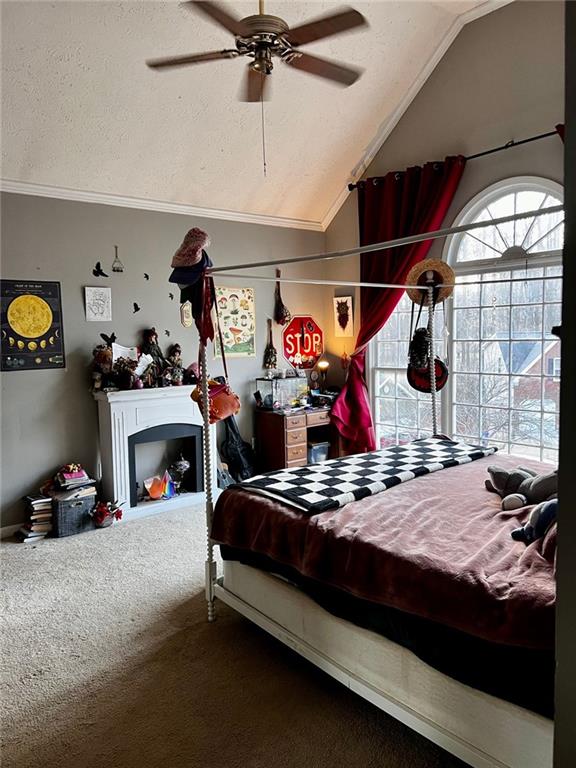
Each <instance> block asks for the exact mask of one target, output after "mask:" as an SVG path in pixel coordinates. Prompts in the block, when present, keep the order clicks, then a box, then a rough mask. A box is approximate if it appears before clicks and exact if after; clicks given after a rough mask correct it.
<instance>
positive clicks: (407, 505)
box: [212, 454, 556, 649]
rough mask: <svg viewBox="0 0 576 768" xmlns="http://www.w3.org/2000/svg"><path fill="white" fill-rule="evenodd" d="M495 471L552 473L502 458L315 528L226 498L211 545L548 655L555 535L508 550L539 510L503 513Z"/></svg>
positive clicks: (315, 521) (347, 510)
mask: <svg viewBox="0 0 576 768" xmlns="http://www.w3.org/2000/svg"><path fill="white" fill-rule="evenodd" d="M492 463H493V464H499V465H501V466H508V467H514V466H517V465H518V464H519V463H520V464H522V465H524V466H530V467H532V468H534V469H537V470H541V471H549V466H547V465H541V464H539V463H538V462H533V461H528V460H520V461H518V460H517V459H515V458H510V457H509V456H503V455H498V454H496V455H495V456H490V457H487V458H485V459H480V460H478V461H475V462H472V463H471V464H465V465H462V466H459V467H452V468H450V469H444V470H442V471H440V472H437V473H435V474H432V475H427V476H425V477H421V478H417V479H415V480H411V481H409V482H408V483H406V484H404V485H400V486H397V487H395V488H392V489H390V490H388V491H385V492H384V493H381V494H378V495H376V496H372V497H369V498H367V499H363V500H362V501H358V502H354V503H352V504H349V505H347V506H346V507H344V508H342V509H339V510H334V511H329V512H325V513H323V514H319V515H316V516H313V517H308V516H307V515H304V514H301V513H300V512H298V511H297V510H295V509H292V508H290V507H288V506H285V505H284V504H282V503H280V502H278V501H275V500H272V499H269V498H265V497H262V496H257V495H255V494H251V493H248V492H246V491H243V490H240V489H229V490H227V491H225V492H224V493H223V494H222V495H221V496H220V498H219V499H218V503H217V505H216V510H215V513H214V521H213V527H212V536H213V538H214V539H215V541H217V542H219V543H222V544H227V545H229V546H231V547H234V548H237V549H245V550H250V551H253V552H257V553H260V554H263V555H267V556H268V557H270V558H272V559H273V560H275V561H277V562H280V563H283V564H285V565H289V566H292V567H293V568H295V569H296V570H297V571H298V572H299V573H301V574H302V575H304V576H307V577H309V578H312V579H316V580H318V581H320V582H323V583H325V584H329V585H331V586H336V587H339V588H340V589H344V590H346V591H348V592H350V593H351V594H353V595H356V596H358V597H362V598H364V599H367V600H371V601H373V602H376V603H381V604H383V605H388V606H392V607H394V608H398V609H400V610H403V611H407V612H409V613H413V614H416V615H418V616H421V617H423V618H427V619H431V620H433V621H436V622H440V623H443V624H446V625H448V626H451V627H454V628H456V629H459V630H462V631H464V632H468V633H470V634H473V635H476V636H478V637H482V638H484V639H486V640H489V641H492V642H496V643H505V644H510V645H519V646H524V647H528V648H540V649H552V648H553V645H554V604H555V578H554V570H555V551H556V530H555V527H554V528H553V529H552V530H551V531H549V533H548V534H547V536H546V537H545V539H543V540H542V539H541V540H539V541H537V542H534V543H533V544H531V545H530V546H528V547H527V546H526V545H524V544H522V543H520V542H515V541H513V540H512V538H511V537H510V531H511V530H512V529H513V528H515V527H517V526H518V525H519V524H522V523H523V522H525V521H526V518H527V516H528V513H529V511H530V509H531V507H524V508H522V509H520V510H516V511H514V512H502V511H501V509H500V499H499V498H498V497H497V496H496V495H495V494H492V493H489V492H488V491H487V490H486V489H485V487H484V480H485V479H486V477H487V476H488V475H487V473H486V467H487V466H488V465H489V464H492Z"/></svg>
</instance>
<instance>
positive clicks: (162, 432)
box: [128, 424, 204, 507]
mask: <svg viewBox="0 0 576 768" xmlns="http://www.w3.org/2000/svg"><path fill="white" fill-rule="evenodd" d="M147 443H163V446H162V447H160V448H159V449H158V450H155V449H153V447H152V446H150V448H151V449H152V450H147V451H142V453H141V454H140V451H139V452H138V459H139V461H137V450H138V447H140V448H142V447H143V446H144V445H145V444H147ZM180 455H182V456H184V458H185V459H187V460H188V461H189V462H190V469H189V470H188V471H187V472H186V474H185V475H184V478H183V481H182V490H183V491H184V492H191V493H200V492H201V491H203V490H204V472H203V466H202V427H199V426H196V425H194V424H161V425H159V426H157V427H150V428H148V429H143V430H142V431H140V432H137V433H136V434H134V435H129V436H128V475H129V485H130V506H131V507H135V506H136V505H137V504H138V488H139V487H140V488H141V489H142V488H143V481H144V479H145V478H146V477H150V476H151V474H145V477H144V476H142V477H140V476H139V474H141V473H142V472H144V473H145V472H146V471H149V472H150V471H151V467H153V464H154V461H155V460H156V461H158V460H160V461H161V462H162V463H164V462H165V464H164V466H163V468H162V470H161V471H162V472H163V471H164V469H166V468H167V467H168V466H169V464H171V463H172V462H173V461H175V460H176V459H178V458H179V457H180ZM137 470H138V471H137ZM159 471H160V470H159V468H157V469H156V470H152V474H158V472H159Z"/></svg>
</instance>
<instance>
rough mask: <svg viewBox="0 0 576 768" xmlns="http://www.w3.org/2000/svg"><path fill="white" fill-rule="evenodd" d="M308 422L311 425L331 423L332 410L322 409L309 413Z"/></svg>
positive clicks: (307, 415)
mask: <svg viewBox="0 0 576 768" xmlns="http://www.w3.org/2000/svg"><path fill="white" fill-rule="evenodd" d="M306 422H307V424H308V426H309V427H315V426H316V425H317V424H329V423H330V411H320V412H319V413H307V414H306Z"/></svg>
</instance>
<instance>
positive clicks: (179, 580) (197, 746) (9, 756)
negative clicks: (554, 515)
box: [1, 509, 463, 768]
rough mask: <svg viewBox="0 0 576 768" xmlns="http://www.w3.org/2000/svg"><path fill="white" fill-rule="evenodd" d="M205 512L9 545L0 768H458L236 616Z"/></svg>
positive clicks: (5, 553) (5, 573)
mask: <svg viewBox="0 0 576 768" xmlns="http://www.w3.org/2000/svg"><path fill="white" fill-rule="evenodd" d="M204 551H205V544H204V534H203V523H202V513H201V511H200V510H198V509H193V510H184V511H175V512H173V513H168V514H164V515H158V516H156V517H149V518H146V519H143V520H140V521H137V522H131V523H126V524H116V525H115V526H113V527H112V528H111V529H107V530H102V531H95V532H92V533H85V534H81V535H79V536H74V537H71V538H68V539H60V540H58V539H54V540H45V541H43V542H40V543H39V544H38V545H37V546H35V547H31V546H29V545H22V544H15V543H10V542H7V543H4V544H3V546H2V563H3V580H2V591H3V597H4V606H3V637H2V670H1V671H2V691H3V693H2V698H3V702H2V703H3V709H4V716H3V718H4V722H3V740H4V746H3V750H2V766H3V768H35V767H36V766H38V768H39V767H40V766H42V768H56V767H58V768H96V766H98V768H100V767H101V768H196V767H198V768H212V766H214V768H216V766H218V768H236V766H238V768H240V767H241V768H273V767H276V766H277V767H278V768H344V766H346V767H349V766H361V767H362V768H457V767H458V766H463V763H461V762H459V761H457V760H456V759H454V758H452V757H450V756H449V755H447V754H446V753H445V752H443V751H442V750H440V749H438V748H436V747H435V746H433V745H432V744H431V743H429V742H428V741H426V740H425V739H423V738H421V737H420V736H418V735H416V734H414V733H413V732H411V731H410V730H408V729H407V728H405V727H404V726H402V725H400V724H399V723H398V722H396V721H395V720H393V719H391V718H389V717H387V716H386V715H384V714H383V713H381V712H380V711H379V710H377V709H375V708H374V707H372V706H371V705H370V704H368V703H366V702H364V701H362V700H361V699H360V698H358V697H357V696H355V695H354V694H352V693H350V692H349V691H348V690H346V689H345V688H344V687H343V686H341V685H339V684H338V683H336V682H334V681H333V680H331V679H330V678H329V677H328V676H326V675H324V674H323V673H321V672H319V671H318V670H316V669H315V668H314V667H313V666H311V665H309V664H308V663H307V662H305V661H303V660H302V659H300V657H298V656H297V655H296V654H295V653H293V652H292V651H290V650H288V649H286V648H284V647H283V646H282V645H281V644H280V643H278V642H277V641H275V640H274V639H272V638H270V637H269V636H268V635H266V634H265V633H264V632H262V631H261V630H259V629H257V628H256V627H254V626H253V625H251V624H250V623H249V622H248V621H246V620H245V619H242V618H241V617H240V616H238V615H237V614H235V613H234V612H233V611H232V610H230V609H228V608H226V606H223V605H220V606H219V609H218V621H217V622H216V623H215V624H211V625H209V624H208V623H207V622H206V618H205V616H206V613H205V602H204V597H203V593H202V579H203V568H204Z"/></svg>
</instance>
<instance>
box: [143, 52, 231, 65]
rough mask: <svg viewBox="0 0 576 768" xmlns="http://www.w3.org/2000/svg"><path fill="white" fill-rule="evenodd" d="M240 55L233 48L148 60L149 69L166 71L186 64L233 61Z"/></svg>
mask: <svg viewBox="0 0 576 768" xmlns="http://www.w3.org/2000/svg"><path fill="white" fill-rule="evenodd" d="M239 55H240V54H239V53H238V51H237V50H236V49H235V48H231V49H230V50H225V51H207V52H206V53H190V54H188V55H186V56H168V57H166V58H163V59H148V61H147V62H146V64H147V66H149V67H150V69H163V68H166V69H168V68H169V67H183V66H185V65H187V64H201V63H202V62H203V61H218V59H235V58H236V57H237V56H239Z"/></svg>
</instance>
